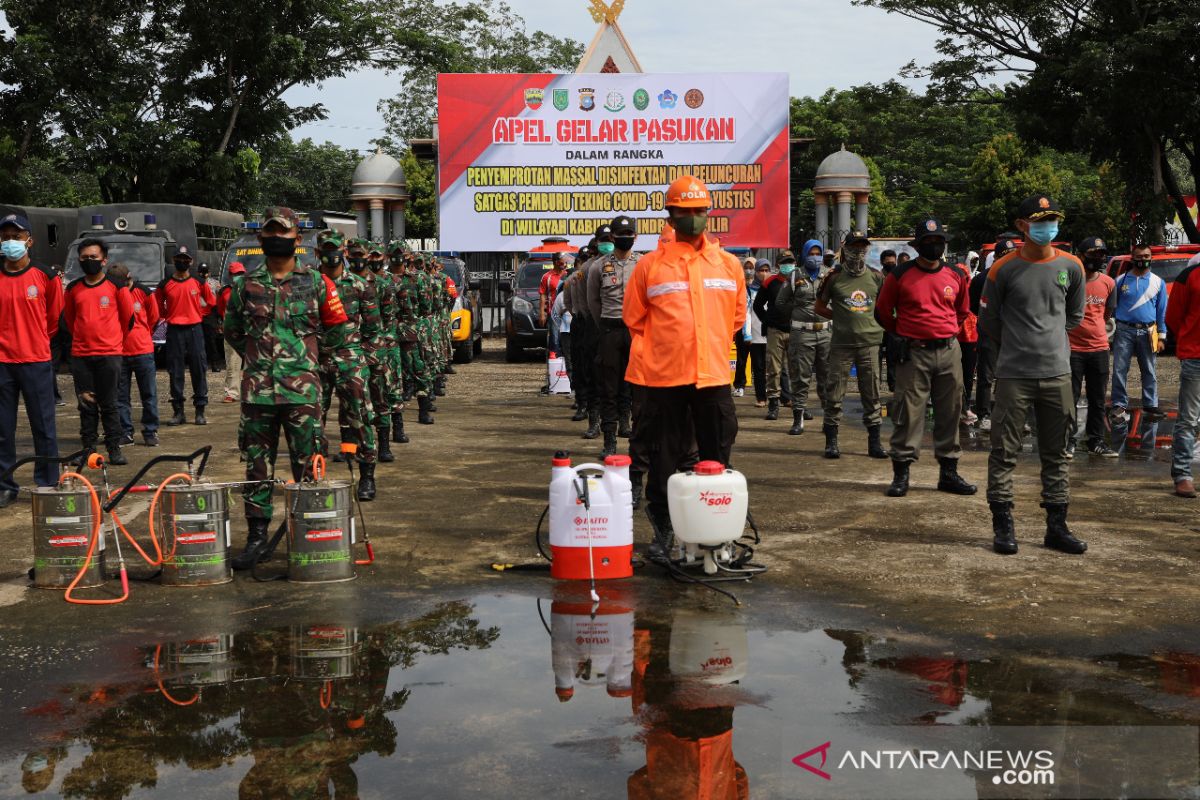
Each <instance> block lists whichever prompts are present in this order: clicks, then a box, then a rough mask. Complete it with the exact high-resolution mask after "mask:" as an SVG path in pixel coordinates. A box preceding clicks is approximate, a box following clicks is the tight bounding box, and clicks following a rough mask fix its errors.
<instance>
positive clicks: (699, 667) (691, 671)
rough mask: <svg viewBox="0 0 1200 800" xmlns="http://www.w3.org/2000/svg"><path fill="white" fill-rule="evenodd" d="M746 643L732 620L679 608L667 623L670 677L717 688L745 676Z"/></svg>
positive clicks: (743, 633) (742, 628)
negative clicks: (669, 629) (669, 638)
mask: <svg viewBox="0 0 1200 800" xmlns="http://www.w3.org/2000/svg"><path fill="white" fill-rule="evenodd" d="M749 660H750V643H749V639H748V638H747V636H746V626H745V625H744V624H742V622H741V621H740V620H739V619H737V618H736V617H727V616H723V615H721V614H713V613H711V612H700V611H693V610H687V609H680V610H678V611H676V612H675V617H674V620H673V621H672V623H671V651H670V661H669V663H670V667H671V674H672V675H674V676H676V677H680V678H691V679H694V680H700V681H702V682H704V683H710V684H714V685H721V684H727V683H733V682H734V681H740V680H741V679H742V678H744V677H746V665H747V663H748V662H749Z"/></svg>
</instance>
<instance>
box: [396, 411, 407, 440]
mask: <svg viewBox="0 0 1200 800" xmlns="http://www.w3.org/2000/svg"><path fill="white" fill-rule="evenodd" d="M392 441H393V442H395V443H396V444H408V434H407V433H405V432H404V412H403V411H393V412H392Z"/></svg>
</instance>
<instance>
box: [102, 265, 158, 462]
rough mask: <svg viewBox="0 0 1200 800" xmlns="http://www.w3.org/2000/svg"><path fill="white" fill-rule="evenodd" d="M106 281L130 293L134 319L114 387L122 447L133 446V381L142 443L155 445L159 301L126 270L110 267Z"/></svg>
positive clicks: (156, 437)
mask: <svg viewBox="0 0 1200 800" xmlns="http://www.w3.org/2000/svg"><path fill="white" fill-rule="evenodd" d="M108 279H109V280H110V281H112V282H113V283H115V284H116V285H117V286H118V287H121V288H124V289H127V290H128V291H129V300H130V303H131V304H132V309H131V310H132V314H133V316H132V317H131V319H130V320H129V327H128V328H127V329H126V330H125V349H124V355H123V356H122V358H121V380H120V383H119V384H118V386H117V411H118V412H119V413H120V415H121V431H122V434H121V436H122V438H121V445H122V446H124V445H127V444H133V382H134V381H135V380H136V381H137V387H138V394H139V395H140V396H141V398H142V444H144V445H146V447H157V446H158V384H157V378H158V370H157V368H156V367H155V364H154V340H153V338H152V336H151V335H152V334H153V332H154V326H155V325H157V324H158V302H157V301H155V300H154V298H153V297H152V296H151V293H150V290H149V289H147V288H146V287H145V286H143V285H142V284H141V283H139V282H138V281H137V280H136V279H133V280H132V281H131V280H130V278H129V268H128V267H127V266H125V265H124V264H112V265H110V266H109V268H108Z"/></svg>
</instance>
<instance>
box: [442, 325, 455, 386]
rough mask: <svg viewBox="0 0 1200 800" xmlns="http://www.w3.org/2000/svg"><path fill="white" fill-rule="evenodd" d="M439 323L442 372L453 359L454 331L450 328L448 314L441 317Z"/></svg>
mask: <svg viewBox="0 0 1200 800" xmlns="http://www.w3.org/2000/svg"><path fill="white" fill-rule="evenodd" d="M441 323H442V324H441V328H440V329H439V332H440V333H441V335H442V341H441V344H442V371H443V372H444V371H445V370H446V368H447V367H448V366H450V361H451V360H452V359H453V358H454V331H453V330H451V328H450V326H451V324H452V322H451V320H450V314H449V313H446V314H445V315H443V316H442V318H441Z"/></svg>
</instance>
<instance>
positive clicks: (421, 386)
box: [411, 256, 440, 425]
mask: <svg viewBox="0 0 1200 800" xmlns="http://www.w3.org/2000/svg"><path fill="white" fill-rule="evenodd" d="M414 267H415V269H414V271H413V274H412V276H411V277H412V285H413V297H414V300H415V303H416V312H417V354H418V359H419V362H420V368H419V369H418V371H417V405H418V408H419V409H420V413H419V415H418V417H417V421H418V422H420V423H421V424H422V425H432V424H433V421H434V420H433V412H435V411H437V406H436V405H434V402H433V398H434V396H435V395H436V394H437V385H438V384H437V379H438V377H440V375H439V374H438V373H439V370H438V354H437V348H436V347H435V346H434V312H435V310H436V306H435V303H436V300H435V295H436V288H435V287H434V284H433V278H432V277H431V276H430V274H429V270H428V265H427V263H426V259H425V256H417V259H416V263H415V264H414Z"/></svg>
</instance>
